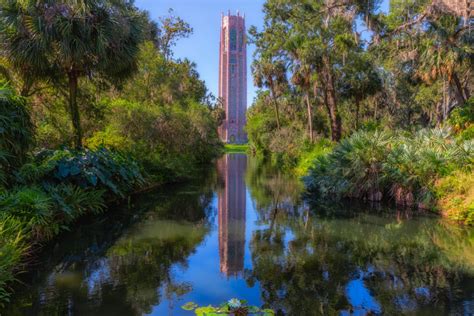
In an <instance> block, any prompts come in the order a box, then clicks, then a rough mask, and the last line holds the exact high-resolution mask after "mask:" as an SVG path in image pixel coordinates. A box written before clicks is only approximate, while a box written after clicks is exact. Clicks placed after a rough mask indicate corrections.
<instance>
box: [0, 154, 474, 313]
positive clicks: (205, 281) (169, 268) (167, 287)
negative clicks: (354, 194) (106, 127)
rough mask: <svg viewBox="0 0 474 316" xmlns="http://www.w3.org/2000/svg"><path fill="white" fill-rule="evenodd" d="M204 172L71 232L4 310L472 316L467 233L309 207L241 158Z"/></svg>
mask: <svg viewBox="0 0 474 316" xmlns="http://www.w3.org/2000/svg"><path fill="white" fill-rule="evenodd" d="M212 170H213V171H214V172H215V171H216V170H217V173H214V174H211V176H209V177H208V178H206V179H207V180H206V181H200V182H198V183H196V184H195V185H191V186H185V187H180V188H177V189H173V190H169V191H158V192H152V193H150V194H147V195H144V196H141V197H140V198H138V199H137V200H136V201H134V202H132V205H131V206H130V207H123V209H122V210H120V209H119V210H115V211H113V213H109V214H105V215H104V217H103V218H102V219H99V220H96V219H94V222H93V223H91V224H90V225H84V224H82V225H80V226H79V228H78V229H77V231H75V232H72V233H71V234H70V235H69V236H65V237H64V238H63V240H61V241H58V242H57V243H56V244H55V245H52V246H51V249H49V250H47V251H45V253H46V254H49V255H48V256H46V257H45V258H43V259H42V260H40V265H39V267H38V269H37V271H36V272H35V273H33V276H32V277H31V278H29V279H25V280H24V281H25V286H23V287H22V288H20V289H19V292H18V294H17V295H16V296H15V298H14V302H13V303H12V304H11V305H10V307H9V309H8V310H7V311H6V312H5V313H3V314H5V315H48V316H49V315H159V316H161V315H178V316H180V315H183V316H186V315H188V316H189V315H191V314H190V313H188V312H186V311H183V310H182V309H181V308H180V306H181V305H182V304H184V303H186V302H189V301H194V302H197V303H198V304H200V305H208V304H213V305H218V304H220V303H222V302H223V301H225V300H228V299H230V298H232V297H239V298H241V299H245V300H248V301H249V303H250V304H254V305H260V306H265V307H270V308H272V309H274V310H275V311H277V315H297V316H304V315H380V314H383V315H405V314H406V315H415V314H416V315H430V316H435V315H466V316H468V315H473V312H474V310H473V309H474V307H473V306H474V229H470V228H466V227H461V226H456V225H451V224H448V223H446V222H444V221H441V220H439V219H438V218H436V217H429V216H415V214H413V213H410V212H406V211H403V210H400V211H398V212H397V211H396V210H393V209H390V208H385V207H382V206H378V207H377V208H370V207H367V205H362V206H358V205H354V204H352V205H347V204H334V203H329V204H328V205H324V204H317V205H312V204H309V203H308V202H306V201H304V200H303V199H302V197H301V192H302V191H301V186H300V183H299V182H298V181H297V179H294V178H293V177H291V176H289V175H287V174H284V173H281V172H278V171H276V170H274V169H273V168H271V167H270V166H268V165H265V164H259V163H257V162H256V161H255V160H252V159H249V160H248V159H247V158H246V156H245V155H228V156H225V157H223V158H222V159H220V160H219V161H218V162H217V168H213V169H212ZM51 254H54V255H51ZM0 313H1V312H0Z"/></svg>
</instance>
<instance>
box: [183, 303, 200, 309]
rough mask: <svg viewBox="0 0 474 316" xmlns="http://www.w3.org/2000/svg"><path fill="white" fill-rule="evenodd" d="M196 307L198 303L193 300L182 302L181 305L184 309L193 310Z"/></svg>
mask: <svg viewBox="0 0 474 316" xmlns="http://www.w3.org/2000/svg"><path fill="white" fill-rule="evenodd" d="M197 307H198V305H197V304H196V303H194V302H187V303H186V304H184V305H183V306H181V308H182V309H184V310H186V311H192V310H195V309H196V308H197Z"/></svg>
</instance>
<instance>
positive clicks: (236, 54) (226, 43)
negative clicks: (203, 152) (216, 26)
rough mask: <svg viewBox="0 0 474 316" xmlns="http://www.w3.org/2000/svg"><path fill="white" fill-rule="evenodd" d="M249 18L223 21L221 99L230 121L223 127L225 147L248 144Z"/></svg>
mask: <svg viewBox="0 0 474 316" xmlns="http://www.w3.org/2000/svg"><path fill="white" fill-rule="evenodd" d="M245 32H246V30H245V16H240V14H239V13H238V12H237V15H231V14H230V12H229V13H228V14H227V15H226V16H224V15H222V21H221V40H220V48H219V97H220V98H221V100H222V101H223V103H224V110H225V113H226V118H225V120H224V121H223V123H222V125H221V126H220V127H219V137H220V138H221V140H222V141H223V142H225V143H234V144H242V143H246V142H247V134H246V133H245V131H244V127H245V124H246V118H245V114H246V111H247V45H246V33H245Z"/></svg>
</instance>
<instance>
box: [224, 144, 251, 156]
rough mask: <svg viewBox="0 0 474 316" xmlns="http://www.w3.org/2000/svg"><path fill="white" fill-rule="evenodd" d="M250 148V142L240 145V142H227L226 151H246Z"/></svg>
mask: <svg viewBox="0 0 474 316" xmlns="http://www.w3.org/2000/svg"><path fill="white" fill-rule="evenodd" d="M248 148H249V145H248V144H243V145H238V144H225V145H224V152H225V153H229V154H231V153H246V152H247V150H248Z"/></svg>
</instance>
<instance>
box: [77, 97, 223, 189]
mask: <svg viewBox="0 0 474 316" xmlns="http://www.w3.org/2000/svg"><path fill="white" fill-rule="evenodd" d="M106 121H107V122H109V123H108V125H107V127H106V128H105V129H104V131H101V132H98V133H96V134H94V135H93V136H92V137H91V138H90V139H88V140H87V141H86V143H87V145H88V146H89V147H92V148H97V147H98V146H105V147H107V148H112V149H119V150H121V151H123V152H126V153H127V154H128V155H130V156H131V157H133V158H135V159H136V160H138V161H140V162H141V163H142V165H143V167H144V169H145V170H147V171H148V173H149V174H150V175H151V176H153V177H154V180H155V181H173V180H176V178H182V177H189V176H191V175H192V174H193V172H194V171H195V170H196V166H197V165H199V164H202V163H207V162H209V161H210V160H212V159H213V158H214V157H216V156H217V155H218V154H219V152H220V150H221V143H220V141H219V139H218V137H217V132H216V128H215V121H214V119H213V117H212V115H211V112H210V110H209V109H208V108H206V107H205V106H203V105H201V104H198V103H194V102H187V103H186V104H185V105H175V106H172V107H164V106H158V105H154V104H152V105H150V104H143V103H138V102H131V101H127V100H122V99H119V100H114V101H111V102H110V104H109V109H108V114H107V117H106Z"/></svg>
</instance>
